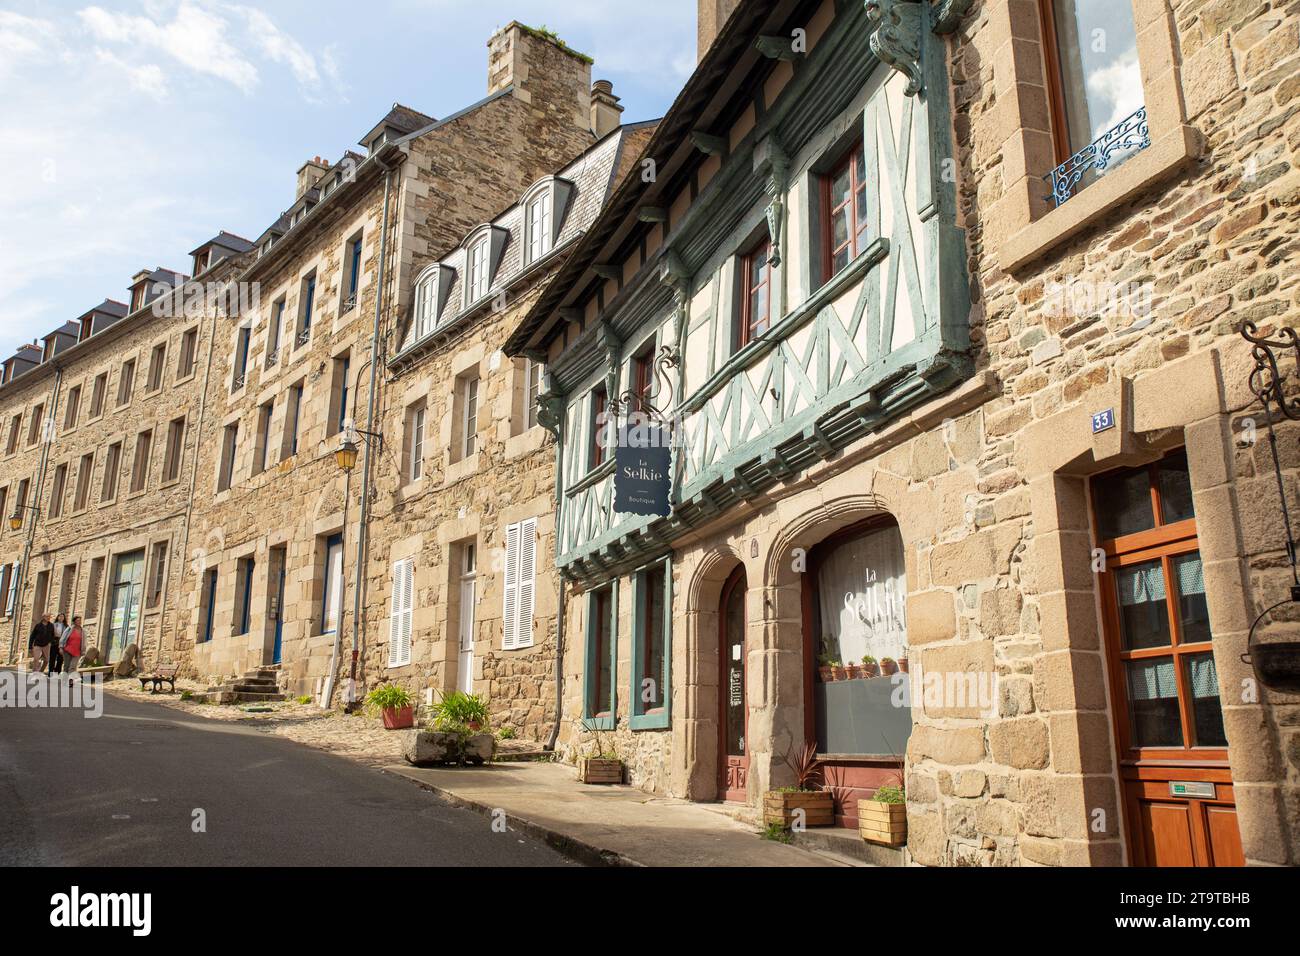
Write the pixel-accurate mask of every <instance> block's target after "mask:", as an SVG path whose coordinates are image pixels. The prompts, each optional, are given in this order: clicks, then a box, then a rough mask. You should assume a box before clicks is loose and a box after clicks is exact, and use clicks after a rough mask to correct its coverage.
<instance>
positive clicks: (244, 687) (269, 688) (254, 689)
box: [222, 681, 284, 696]
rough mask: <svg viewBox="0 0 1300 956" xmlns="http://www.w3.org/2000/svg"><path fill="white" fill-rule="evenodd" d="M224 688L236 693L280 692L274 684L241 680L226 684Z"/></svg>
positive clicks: (276, 693) (277, 693)
mask: <svg viewBox="0 0 1300 956" xmlns="http://www.w3.org/2000/svg"><path fill="white" fill-rule="evenodd" d="M222 690H228V691H233V692H234V693H236V694H275V695H278V696H284V695H283V694H280V688H278V687H276V686H275V685H274V684H253V683H249V682H248V681H240V682H239V683H238V684H226V685H225V686H224V687H223V688H222Z"/></svg>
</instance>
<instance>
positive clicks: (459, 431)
mask: <svg viewBox="0 0 1300 956" xmlns="http://www.w3.org/2000/svg"><path fill="white" fill-rule="evenodd" d="M595 92H596V98H595V99H594V100H593V105H592V110H593V114H592V129H593V130H594V132H595V133H596V135H597V136H599V137H600V139H599V141H598V142H597V143H596V144H594V145H593V146H591V147H590V148H589V149H587V150H586V151H585V152H584V153H583V154H582V155H580V156H578V157H577V158H575V159H574V160H573V161H572V162H570V163H569V164H567V165H566V166H564V167H562V168H559V169H557V170H555V171H554V172H552V173H548V174H547V175H546V176H543V177H542V178H540V179H539V180H538V181H537V182H535V183H532V184H530V185H529V186H528V188H527V190H526V191H524V192H521V193H520V195H519V197H518V201H517V202H515V203H514V204H513V205H511V206H510V207H509V208H508V209H507V210H506V211H504V212H502V213H500V214H499V215H496V216H495V217H493V218H492V219H491V220H489V221H488V222H485V223H482V224H478V225H475V226H474V228H473V229H470V230H468V231H467V232H466V235H465V237H464V238H463V239H462V240H461V242H460V243H459V244H458V245H455V246H453V247H451V248H448V249H446V250H444V251H443V252H442V253H441V254H440V255H438V256H437V258H436V259H433V260H432V261H429V262H428V264H427V265H425V266H424V267H423V268H422V269H421V270H420V271H419V272H418V273H416V274H415V275H414V277H413V286H414V289H413V293H414V294H413V296H412V297H411V300H410V302H411V305H410V308H408V309H407V310H405V312H404V313H403V314H402V315H401V317H400V318H399V320H398V321H397V323H396V325H395V330H394V332H395V334H394V337H393V341H394V342H395V343H397V347H396V348H394V349H392V351H391V354H390V355H389V356H387V357H386V375H385V381H384V384H383V391H382V393H381V398H380V401H381V402H382V414H381V417H380V419H379V422H378V425H377V429H378V431H379V432H381V433H382V434H383V436H384V443H385V449H384V453H383V454H381V455H379V456H378V458H377V460H376V462H375V483H374V488H375V499H374V505H373V510H372V512H371V517H370V523H369V530H368V536H369V539H370V542H371V544H370V547H369V549H368V560H369V562H371V563H372V565H373V569H374V571H373V573H374V574H376V575H377V576H379V577H378V580H380V581H382V582H383V586H382V587H374V588H373V589H372V590H371V591H370V593H369V595H368V601H367V606H366V611H367V613H368V614H369V616H370V621H369V625H368V627H367V632H368V634H369V635H371V637H370V640H368V641H367V642H366V645H365V648H364V651H365V659H364V660H363V662H362V665H363V666H362V671H361V676H362V678H363V679H364V680H365V682H366V683H373V682H374V680H376V679H381V678H382V679H388V680H396V681H399V682H401V683H403V684H405V685H408V686H409V687H410V688H411V689H412V690H415V691H418V692H420V693H424V692H426V691H428V690H436V691H438V692H446V691H451V690H457V689H459V690H462V691H465V692H467V693H475V694H478V695H479V696H480V697H482V698H483V699H484V700H485V701H486V702H487V704H488V706H489V708H490V709H491V711H492V714H493V721H494V724H495V725H498V726H506V727H509V728H510V729H512V730H514V731H515V732H516V733H517V734H519V735H520V736H525V737H529V738H531V739H536V740H547V739H549V736H550V735H551V734H552V732H553V731H554V729H555V725H556V707H555V690H554V689H555V613H556V608H555V599H556V595H557V593H558V586H557V580H556V575H555V567H554V563H553V562H551V561H548V560H547V558H548V556H549V555H550V554H551V553H553V542H554V516H555V480H554V479H555V471H554V465H555V450H554V442H553V441H552V440H551V437H550V435H549V434H548V433H547V431H546V428H545V427H544V424H545V414H544V413H542V412H541V410H540V409H539V408H538V405H537V396H538V393H539V391H540V389H541V386H542V377H543V374H544V369H543V366H542V365H541V364H540V363H538V362H534V361H532V360H530V359H527V358H519V359H516V360H514V361H511V360H509V359H506V358H505V357H504V355H503V354H502V352H501V347H502V345H503V344H504V343H505V339H506V337H507V335H508V334H509V332H510V331H511V330H513V328H514V326H515V325H517V324H518V322H519V321H520V319H521V318H522V316H523V315H524V314H525V313H526V312H527V311H528V309H529V308H530V307H531V305H532V303H533V302H534V301H535V300H536V297H537V294H538V292H539V291H540V289H541V288H542V287H543V286H544V285H545V284H546V282H547V280H548V279H549V278H550V277H551V275H553V274H554V271H555V269H556V268H557V267H558V266H559V264H560V263H561V262H563V261H564V258H565V256H567V255H568V253H569V252H570V251H571V249H572V248H573V246H574V244H575V243H576V242H577V241H578V240H580V239H581V237H582V235H583V233H584V232H585V231H586V229H587V228H588V227H589V226H590V224H591V222H592V220H593V219H594V218H595V216H596V215H597V213H599V211H600V208H601V206H602V204H603V203H604V201H605V199H606V196H607V194H608V192H609V191H610V190H611V189H612V188H613V187H614V186H615V185H617V183H618V181H619V180H620V179H621V178H622V176H623V175H625V174H626V172H627V170H628V168H629V167H630V165H631V164H632V162H633V160H635V159H636V158H637V157H638V156H639V154H640V151H641V147H642V146H643V145H644V142H645V140H646V139H647V138H648V136H649V134H650V132H651V131H652V129H653V124H647V123H642V124H638V125H635V126H627V127H621V126H619V125H618V124H619V112H620V111H621V108H620V107H618V106H617V102H616V100H615V99H614V97H613V96H612V93H611V92H610V88H609V85H608V84H607V83H598V84H597V88H596V91H595Z"/></svg>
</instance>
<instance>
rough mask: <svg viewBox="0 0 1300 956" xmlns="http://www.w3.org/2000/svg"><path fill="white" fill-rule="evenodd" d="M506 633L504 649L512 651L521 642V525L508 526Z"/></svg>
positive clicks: (502, 643)
mask: <svg viewBox="0 0 1300 956" xmlns="http://www.w3.org/2000/svg"><path fill="white" fill-rule="evenodd" d="M501 619H502V621H503V623H504V627H505V635H504V637H503V639H502V642H501V647H502V649H504V650H507V651H512V650H514V649H515V647H516V646H517V645H518V643H519V525H517V524H512V525H510V526H509V527H507V528H506V587H505V609H504V611H503V613H502V615H501Z"/></svg>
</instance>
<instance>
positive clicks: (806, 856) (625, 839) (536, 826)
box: [384, 763, 851, 867]
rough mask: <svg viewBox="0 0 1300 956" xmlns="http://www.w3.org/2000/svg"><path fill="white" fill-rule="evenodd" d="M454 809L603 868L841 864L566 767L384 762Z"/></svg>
mask: <svg viewBox="0 0 1300 956" xmlns="http://www.w3.org/2000/svg"><path fill="white" fill-rule="evenodd" d="M384 771H385V772H386V773H392V774H396V775H398V776H401V777H406V778H407V779H409V780H412V781H414V782H415V783H417V784H419V785H420V786H422V787H424V788H425V789H428V790H431V791H433V792H434V793H436V794H438V795H439V796H440V797H442V798H443V799H444V800H447V801H448V802H450V803H453V804H455V805H457V806H462V807H466V808H468V809H472V810H476V811H478V812H480V813H483V814H485V815H487V816H492V815H493V814H495V813H496V812H497V811H504V814H505V818H506V820H507V821H508V822H509V824H510V826H511V827H513V828H515V829H517V830H520V831H522V832H524V833H526V834H528V835H530V836H533V837H536V838H538V839H542V840H545V841H546V842H547V843H549V844H550V845H551V846H552V847H554V848H555V849H557V850H559V851H560V852H561V853H564V854H565V855H567V856H570V857H572V858H573V859H576V860H579V861H581V862H583V863H588V864H593V865H608V866H710V867H717V866H747V867H753V866H764V867H768V866H771V867H798V866H809V867H823V866H846V865H851V864H849V863H848V862H847V861H845V860H843V859H838V858H835V857H833V856H830V855H824V854H821V853H815V852H810V851H808V850H804V849H799V848H797V847H793V846H787V845H784V844H780V843H776V842H773V841H770V840H763V839H761V838H760V837H759V836H758V835H757V834H756V833H755V832H754V831H753V830H751V829H749V828H748V827H745V826H743V825H741V824H739V823H737V822H736V821H735V820H733V819H731V818H730V817H729V816H727V815H726V814H725V813H723V812H721V811H720V810H718V809H710V808H709V807H707V806H706V805H703V804H698V803H690V802H688V801H684V800H671V799H666V798H661V797H655V796H652V795H650V794H647V793H645V792H643V791H641V790H638V789H636V788H635V787H622V786H603V787H602V786H591V785H587V784H581V783H579V782H578V781H577V779H576V778H575V776H574V771H573V768H572V767H567V766H564V765H563V764H553V763H496V764H492V765H489V766H486V767H481V768H472V769H471V768H464V767H437V768H425V767H412V766H408V765H392V766H388V767H385V768H384Z"/></svg>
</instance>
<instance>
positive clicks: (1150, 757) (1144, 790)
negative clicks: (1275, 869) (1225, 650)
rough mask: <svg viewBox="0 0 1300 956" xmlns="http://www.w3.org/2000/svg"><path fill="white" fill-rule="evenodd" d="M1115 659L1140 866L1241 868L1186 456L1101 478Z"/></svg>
mask: <svg viewBox="0 0 1300 956" xmlns="http://www.w3.org/2000/svg"><path fill="white" fill-rule="evenodd" d="M1092 492H1093V514H1094V522H1095V527H1096V534H1097V539H1098V540H1099V541H1100V542H1101V547H1102V549H1103V550H1104V552H1105V558H1104V561H1103V562H1102V566H1101V567H1100V568H1098V570H1099V577H1098V580H1099V586H1100V587H1101V603H1102V612H1103V624H1104V631H1105V639H1106V653H1107V666H1108V672H1109V679H1110V687H1111V701H1112V705H1113V707H1114V712H1115V713H1114V716H1115V735H1116V742H1117V747H1116V750H1117V752H1118V754H1119V757H1120V779H1121V788H1122V792H1123V799H1124V816H1125V823H1126V830H1127V839H1128V845H1129V854H1130V858H1131V859H1132V862H1133V864H1134V865H1136V866H1241V865H1243V864H1244V859H1243V855H1242V850H1241V837H1240V834H1239V833H1238V830H1237V819H1236V803H1235V800H1234V798H1233V789H1232V774H1231V772H1230V770H1229V769H1228V741H1227V736H1226V734H1225V733H1224V727H1223V703H1222V700H1221V697H1220V689H1219V680H1218V672H1217V669H1216V667H1215V660H1214V648H1213V639H1212V635H1211V633H1210V624H1209V611H1208V605H1207V602H1206V596H1205V585H1204V576H1203V571H1202V564H1201V555H1200V550H1199V547H1198V542H1197V537H1196V516H1195V513H1194V510H1193V508H1192V494H1191V484H1190V481H1189V479H1188V473H1187V457H1186V455H1185V454H1184V453H1182V452H1177V453H1175V454H1173V455H1170V456H1168V457H1166V458H1165V459H1163V460H1162V461H1159V462H1157V463H1155V464H1153V465H1150V466H1146V467H1143V468H1137V469H1126V470H1124V471H1120V472H1114V473H1112V474H1109V475H1105V476H1102V477H1100V478H1098V479H1095V480H1094V481H1093V488H1092Z"/></svg>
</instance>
